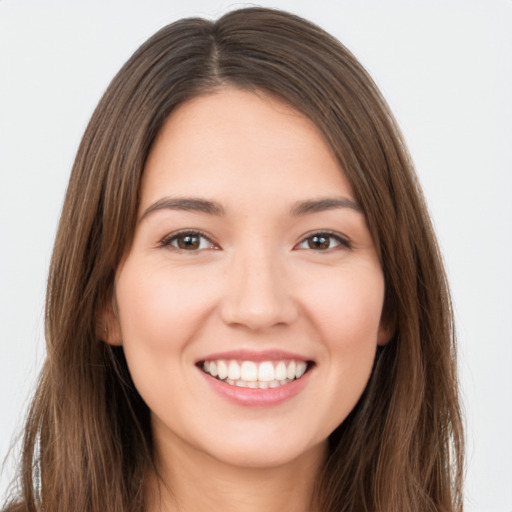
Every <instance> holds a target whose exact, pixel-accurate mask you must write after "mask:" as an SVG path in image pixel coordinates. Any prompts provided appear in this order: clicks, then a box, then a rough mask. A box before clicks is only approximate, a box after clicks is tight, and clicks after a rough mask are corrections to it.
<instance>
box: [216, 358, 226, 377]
mask: <svg viewBox="0 0 512 512" xmlns="http://www.w3.org/2000/svg"><path fill="white" fill-rule="evenodd" d="M217 376H218V377H219V379H220V380H224V379H225V378H226V377H227V376H228V367H227V366H226V363H225V362H224V361H217Z"/></svg>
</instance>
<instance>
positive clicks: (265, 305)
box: [222, 244, 296, 330]
mask: <svg viewBox="0 0 512 512" xmlns="http://www.w3.org/2000/svg"><path fill="white" fill-rule="evenodd" d="M226 273H227V276H226V284H227V286H226V291H225V296H224V300H223V306H222V314H223V318H224V321H225V322H226V323H228V324H239V325H244V326H246V327H248V328H250V329H251V330H261V329H266V328H270V327H273V326H276V325H284V324H288V323H290V322H291V321H292V320H293V318H294V317H295V314H296V306H295V303H294V300H293V297H292V294H291V290H290V287H289V286H287V283H286V281H287V272H286V269H285V268H284V265H283V261H282V257H280V255H279V254H278V253H277V251H275V250H273V249H272V248H271V247H269V246H268V245H267V246H265V245H264V244H260V245H259V246H256V247H255V244H249V245H248V246H246V247H245V248H239V249H238V250H235V252H234V254H233V258H232V261H231V262H230V265H229V268H228V269H227V270H226Z"/></svg>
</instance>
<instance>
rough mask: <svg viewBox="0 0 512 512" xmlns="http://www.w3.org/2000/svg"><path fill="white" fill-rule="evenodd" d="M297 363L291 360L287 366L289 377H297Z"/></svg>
mask: <svg viewBox="0 0 512 512" xmlns="http://www.w3.org/2000/svg"><path fill="white" fill-rule="evenodd" d="M296 366H297V365H296V364H295V361H291V362H290V363H289V364H288V368H286V376H287V377H288V378H289V379H294V378H295V368H296ZM210 373H211V372H210Z"/></svg>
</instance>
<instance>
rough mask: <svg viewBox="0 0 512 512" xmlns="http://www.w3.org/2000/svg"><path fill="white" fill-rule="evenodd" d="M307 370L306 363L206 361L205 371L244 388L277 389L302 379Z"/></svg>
mask: <svg viewBox="0 0 512 512" xmlns="http://www.w3.org/2000/svg"><path fill="white" fill-rule="evenodd" d="M306 369H307V363H306V362H305V361H296V360H289V361H276V362H272V361H263V362H261V363H255V362H254V361H242V363H241V364H240V363H239V362H238V361H235V360H230V361H224V360H222V359H219V360H217V361H204V362H203V370H204V371H205V372H206V373H208V374H210V375H211V376H212V377H216V378H217V379H219V380H222V381H224V382H226V383H227V384H231V385H232V386H238V387H242V388H260V389H267V388H276V387H279V386H282V385H284V384H288V383H289V382H292V381H293V380H295V379H300V378H301V377H302V376H303V375H304V373H305V372H306Z"/></svg>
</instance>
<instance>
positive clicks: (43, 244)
mask: <svg viewBox="0 0 512 512" xmlns="http://www.w3.org/2000/svg"><path fill="white" fill-rule="evenodd" d="M246 5H247V4H244V3H234V2H227V1H222V0H188V1H187V2H176V1H172V0H171V1H157V0H144V1H142V0H140V1H135V0H115V1H114V0H112V1H105V0H88V1H87V2H85V1H83V2H78V1H73V0H45V1H42V0H34V1H29V0H0V244H1V245H0V343H1V352H0V458H1V459H4V457H5V456H6V455H7V453H8V451H9V448H10V446H11V444H12V443H13V441H14V437H13V436H14V433H15V432H16V431H18V430H19V428H20V426H21V423H22V419H23V415H24V411H25V409H26V406H27V402H28V397H29V395H30V392H31V390H32V389H33V386H34V382H35V379H36V375H37V372H38V369H39V368H40V365H41V362H42V360H43V357H44V334H43V327H42V318H43V302H44V290H45V280H46V273H47V269H48V263H49V259H50V255H51V247H52V243H53V238H54V235H55V229H56V224H57V220H58V216H59V212H60V208H61V205H62V200H63V196H64V192H65V188H66V184H67V179H68V175H69V171H70V168H71V165H72V161H73V158H74V153H75V151H76V149H77V146H78V143H79V140H80V138H81V135H82V133H83V131H84V129H85V126H86V123H87V122H88V119H89V117H90V115H91V113H92V111H93V108H94V107H95V105H96V103H97V101H98V100H99V98H100V96H101V94H102V92H103V91H104V90H105V88H106V86H107V85H108V83H109V81H110V79H111V78H112V77H113V75H114V74H115V73H116V72H117V70H118V69H119V68H120V66H121V65H122V63H124V61H125V60H126V59H127V58H128V57H129V56H130V55H131V53H132V52H133V51H134V50H135V49H136V48H137V47H138V46H139V45H140V44H141V43H142V42H143V41H144V40H145V39H146V38H147V37H149V36H150V35H151V34H152V33H154V32H155V31H156V30H157V29H159V28H160V27H162V26H163V25H166V24H167V23H170V22H172V21H174V20H176V19H178V18H181V17H184V16H192V15H193V16H196V15H199V16H204V17H208V18H215V17H218V16H219V15H221V14H223V13H224V12H226V11H227V10H229V9H232V8H236V7H242V6H246ZM258 5H265V6H272V7H278V8H283V9H286V10H290V11H292V12H295V13H297V14H299V15H302V16H304V17H306V18H308V19H310V20H311V21H314V22H316V23H318V24H319V25H321V26H322V27H323V28H325V29H326V30H328V31H329V32H331V33H332V34H334V35H335V36H336V37H338V38H339V39H340V40H341V41H342V42H343V43H344V44H345V45H346V46H348V48H349V49H351V50H352V51H353V52H354V53H355V55H356V56H357V57H358V58H359V59H360V60H361V62H362V63H363V64H364V65H365V66H366V67H367V69H368V70H369V71H370V73H371V74H372V76H373V77H374V79H375V81H376V82H377V84H378V86H379V87H380V88H381V90H382V92H383V94H384V96H385V97H386V98H387V100H388V102H389V103H390V105H391V108H392V110H393V111H394V113H395V115H396V117H397V119H398V122H399V124H400V126H401V128H402V130H403V132H404V134H405V138H406V140H407V142H408V144H409V148H410V150H411V152H412V155H413V158H414V160H415V163H416V167H417V171H418V174H419V177H420V180H421V182H422V184H423V187H424V190H425V194H426V197H427V201H428V204H429V207H430V210H431V213H432V216H433V219H434V223H435V226H436V228H437V232H438V235H439V239H440V243H441V246H442V250H443V254H444V257H445V261H446V266H447V269H448V273H449V277H450V281H451V285H452V291H453V298H454V302H455V310H456V319H457V327H458V333H459V354H460V378H461V386H462V394H463V400H464V408H465V412H466V423H467V483H466V510H467V511H469V512H472V511H479V512H480V511H494V512H512V399H511V396H512V256H511V255H512V192H511V191H512V128H511V123H512V96H511V92H512V1H510V0H480V1H478V0H429V1H428V2H427V1H419V0H417V1H413V0H411V1H405V0H402V1H399V0H380V1H379V0H372V1H369V0H367V1H363V0H333V1H327V0H325V1H323V0H315V1H301V0H295V1H293V0H273V1H260V2H259V4H258ZM15 455H16V452H14V457H13V458H15ZM13 458H10V459H8V460H7V462H6V463H5V465H4V470H3V472H2V474H1V485H0V493H1V494H0V496H1V495H3V494H4V492H5V488H6V484H7V482H8V481H9V480H10V478H11V477H12V474H13V473H12V468H13V463H12V462H13Z"/></svg>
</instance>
